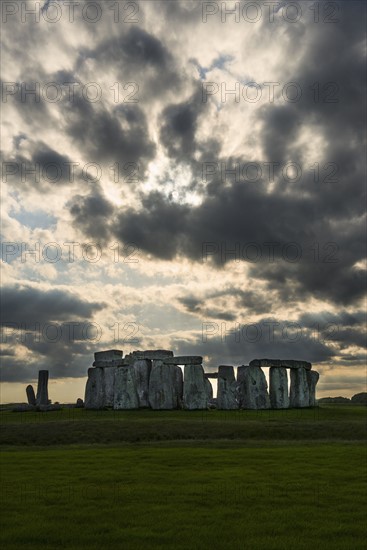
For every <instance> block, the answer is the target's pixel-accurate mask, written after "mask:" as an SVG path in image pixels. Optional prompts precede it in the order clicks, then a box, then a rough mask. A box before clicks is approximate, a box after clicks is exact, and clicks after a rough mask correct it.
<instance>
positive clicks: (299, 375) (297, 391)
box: [289, 368, 310, 408]
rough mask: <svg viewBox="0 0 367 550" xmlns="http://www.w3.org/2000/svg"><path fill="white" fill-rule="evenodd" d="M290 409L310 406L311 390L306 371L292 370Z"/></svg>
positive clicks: (302, 369)
mask: <svg viewBox="0 0 367 550" xmlns="http://www.w3.org/2000/svg"><path fill="white" fill-rule="evenodd" d="M289 401H290V407H292V408H293V407H294V408H303V407H309V406H310V390H309V387H308V381H307V374H306V369H304V368H300V369H291V387H290V392H289Z"/></svg>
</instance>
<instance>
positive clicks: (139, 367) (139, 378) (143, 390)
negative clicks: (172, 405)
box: [134, 359, 152, 407]
mask: <svg viewBox="0 0 367 550" xmlns="http://www.w3.org/2000/svg"><path fill="white" fill-rule="evenodd" d="M134 370H135V377H136V383H137V391H138V396H139V407H149V399H148V397H149V377H150V371H151V370H152V363H151V361H149V360H148V359H139V360H138V361H134Z"/></svg>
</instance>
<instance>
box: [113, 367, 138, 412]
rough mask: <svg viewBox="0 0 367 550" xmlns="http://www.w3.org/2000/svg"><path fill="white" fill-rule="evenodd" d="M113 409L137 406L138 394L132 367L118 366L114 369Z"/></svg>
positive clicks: (135, 407) (134, 407)
mask: <svg viewBox="0 0 367 550" xmlns="http://www.w3.org/2000/svg"><path fill="white" fill-rule="evenodd" d="M113 408H114V409H137V408H139V396H138V388H137V383H136V376H135V370H134V368H133V367H131V366H130V367H118V368H117V369H116V371H115V394H114V404H113Z"/></svg>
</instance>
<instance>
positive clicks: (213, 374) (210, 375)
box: [204, 372, 218, 379]
mask: <svg viewBox="0 0 367 550" xmlns="http://www.w3.org/2000/svg"><path fill="white" fill-rule="evenodd" d="M204 376H205V378H214V379H215V378H218V373H217V372H204Z"/></svg>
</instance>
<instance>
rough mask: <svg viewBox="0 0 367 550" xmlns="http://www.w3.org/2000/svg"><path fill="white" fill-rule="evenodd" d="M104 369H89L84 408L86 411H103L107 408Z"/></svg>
mask: <svg viewBox="0 0 367 550" xmlns="http://www.w3.org/2000/svg"><path fill="white" fill-rule="evenodd" d="M103 370H104V369H103V368H102V367H95V368H91V369H88V380H87V384H86V386H85V397H84V406H85V408H86V409H103V407H104V406H105V388H104V376H103Z"/></svg>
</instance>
